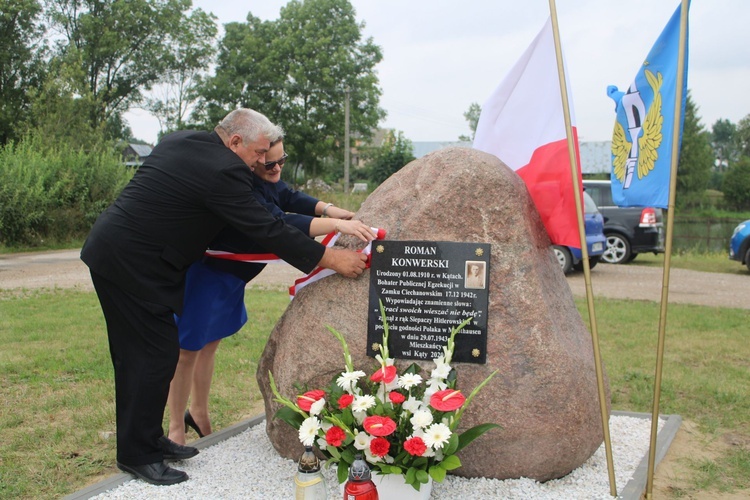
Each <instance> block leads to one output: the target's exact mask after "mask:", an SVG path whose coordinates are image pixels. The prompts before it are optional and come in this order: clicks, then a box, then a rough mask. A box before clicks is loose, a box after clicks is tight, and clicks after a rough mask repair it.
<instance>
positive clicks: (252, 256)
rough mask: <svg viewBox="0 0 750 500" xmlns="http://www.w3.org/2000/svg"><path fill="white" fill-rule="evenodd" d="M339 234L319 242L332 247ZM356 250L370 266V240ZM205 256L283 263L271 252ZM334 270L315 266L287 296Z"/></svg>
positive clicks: (378, 235) (378, 232)
mask: <svg viewBox="0 0 750 500" xmlns="http://www.w3.org/2000/svg"><path fill="white" fill-rule="evenodd" d="M370 229H372V232H373V233H374V234H375V239H376V240H383V239H385V229H380V228H377V227H372V228H370ZM339 236H340V233H337V232H335V231H334V232H332V233H328V234H327V235H326V236H325V238H323V241H322V242H321V243H322V244H323V245H324V246H326V247H329V248H330V247H332V246H333V245H334V244H335V243H336V240H338V238H339ZM357 251H358V252H362V253H363V254H365V255H367V257H368V258H367V267H368V268H369V267H370V258H369V257H370V252H371V251H372V241H371V242H369V243H368V244H367V246H366V247H365V248H363V249H361V250H357ZM206 256H208V257H213V258H215V259H224V260H233V261H235V262H251V263H254V264H280V263H283V262H284V260H283V259H280V258H279V257H278V256H277V255H276V254H272V253H232V252H225V251H222V250H210V249H209V250H206ZM335 273H336V271H334V270H333V269H327V268H324V267H320V266H318V267H316V268H315V269H313V270H312V271H310V273H308V274H306V275H304V276H302V277H301V278H298V279H296V280H295V281H294V284H293V285H292V286H290V287H289V297H290V298H291V299H293V298H294V296H295V295H296V294H297V292H299V291H300V290H302V289H303V288H304V287H306V286H307V285H309V284H310V283H314V282H316V281H318V280H320V279H323V278H325V277H326V276H330V275H332V274H335Z"/></svg>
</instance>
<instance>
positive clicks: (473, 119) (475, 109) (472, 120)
mask: <svg viewBox="0 0 750 500" xmlns="http://www.w3.org/2000/svg"><path fill="white" fill-rule="evenodd" d="M481 114H482V107H481V106H480V105H479V104H478V103H476V102H472V103H471V104H470V105H469V109H467V110H466V112H465V113H464V118H466V121H467V122H469V130H471V136H467V135H461V136H459V137H458V140H459V141H474V135H475V134H476V133H477V124H478V123H479V115H481Z"/></svg>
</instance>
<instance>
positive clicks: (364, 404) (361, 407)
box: [352, 394, 375, 412]
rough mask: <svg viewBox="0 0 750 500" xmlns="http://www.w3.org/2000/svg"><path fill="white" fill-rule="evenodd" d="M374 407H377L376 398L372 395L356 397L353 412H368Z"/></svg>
mask: <svg viewBox="0 0 750 500" xmlns="http://www.w3.org/2000/svg"><path fill="white" fill-rule="evenodd" d="M373 406H375V396H372V395H371V394H365V395H362V396H355V397H354V401H353V402H352V411H355V412H359V411H367V410H368V409H370V408H372V407H373Z"/></svg>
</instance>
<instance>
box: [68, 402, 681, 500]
mask: <svg viewBox="0 0 750 500" xmlns="http://www.w3.org/2000/svg"><path fill="white" fill-rule="evenodd" d="M612 415H613V416H623V417H635V418H643V419H650V418H651V414H648V413H631V412H621V411H614V412H612ZM661 418H665V419H666V422H665V424H664V426H663V427H662V428H661V430H660V431H659V434H658V435H657V437H656V455H655V462H654V463H655V464H658V463H659V462H661V460H662V458H664V455H666V454H667V451H668V450H669V445H671V444H672V441H673V440H674V437H675V435H676V434H677V430H678V429H679V428H680V425H681V424H682V417H680V416H679V415H666V416H662V417H661ZM264 420H265V415H264V414H261V415H258V416H257V417H253V418H251V419H249V420H245V421H244V422H240V423H238V424H235V425H233V426H231V427H227V428H226V429H222V430H220V431H217V432H214V433H213V434H209V435H208V436H206V437H203V438H200V439H198V440H197V441H193V442H191V443H190V445H191V446H195V447H196V448H198V449H199V450H202V449H204V448H208V447H209V446H213V445H215V444H218V443H220V442H222V441H224V440H226V439H229V438H230V437H233V436H236V435H237V434H241V433H242V432H244V431H246V430H247V429H249V428H250V427H253V426H255V425H258V424H260V423H262V422H263V421H264ZM647 473H648V455H646V456H644V457H643V459H642V460H641V463H640V464H638V467H637V468H636V470H635V472H634V473H633V477H632V478H631V479H630V481H628V483H627V484H626V485H625V487H624V488H623V489H622V493H620V495H619V496H618V498H621V499H623V500H640V498H641V496H642V495H643V494H644V493H645V491H646V481H647ZM132 479H133V476H131V475H130V474H125V473H119V474H115V475H113V476H111V477H108V478H106V479H103V480H102V481H99V482H98V483H96V484H92V485H91V486H88V487H86V488H84V489H82V490H80V491H77V492H75V493H73V494H71V495H68V496H66V497H64V498H63V500H85V499H89V498H92V497H95V496H96V495H100V494H102V493H104V492H105V491H108V490H111V489H113V488H116V487H118V486H120V485H121V484H123V483H125V482H126V481H130V480H132Z"/></svg>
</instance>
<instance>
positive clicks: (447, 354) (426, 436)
mask: <svg viewBox="0 0 750 500" xmlns="http://www.w3.org/2000/svg"><path fill="white" fill-rule="evenodd" d="M380 313H381V317H382V318H383V343H382V344H381V345H379V348H378V349H377V350H379V351H380V354H378V355H377V356H376V359H377V361H378V362H379V364H380V365H379V366H378V367H377V369H376V370H375V371H374V372H373V373H372V374H371V375H370V376H369V377H367V376H366V374H365V372H363V371H359V370H355V368H354V366H353V364H352V358H351V355H350V354H349V348H348V346H347V343H346V340H345V339H344V337H343V336H342V335H341V333H339V332H338V331H336V330H334V329H333V328H331V327H327V328H328V330H330V331H331V333H332V334H333V335H334V336H336V338H337V339H338V340H339V342H341V345H342V347H343V350H344V361H345V364H346V370H345V371H344V372H342V373H341V375H340V376H339V377H337V378H336V379H335V381H333V382H332V383H331V384H330V386H329V387H327V388H325V389H314V390H309V391H307V392H305V393H304V394H301V395H299V396H297V398H296V401H292V400H290V399H288V398H285V397H283V396H282V395H281V394H279V391H278V388H277V387H276V383H275V381H274V379H273V375H272V374H271V373H270V372H269V377H270V384H271V390H272V391H273V394H274V396H275V399H274V401H276V402H278V403H281V404H282V405H284V406H283V407H282V408H281V409H280V410H279V411H278V412H277V413H276V418H280V419H282V420H283V421H285V422H287V423H288V424H290V425H291V426H292V427H294V428H295V429H297V430H298V432H299V439H300V441H301V442H302V444H303V445H308V446H310V445H313V444H317V445H318V447H319V448H320V450H321V451H322V452H323V454H324V455H325V457H326V458H327V466H330V465H331V464H337V465H338V481H339V483H343V482H344V481H345V480H346V478H347V473H348V470H349V467H350V466H351V464H352V462H354V458H355V454H357V453H359V454H363V455H364V458H365V459H366V460H367V462H368V463H369V465H370V468H371V469H373V470H374V471H377V472H378V473H380V474H402V475H404V479H405V482H406V483H407V484H410V485H411V486H412V487H414V489H416V490H419V489H420V486H421V485H422V484H426V483H427V482H428V481H429V478H430V477H432V479H433V480H434V481H437V482H441V481H443V479H445V475H446V473H447V471H449V470H453V469H456V468H458V467H460V466H461V460H460V459H459V458H458V457H457V456H456V453H457V452H458V451H459V450H461V449H462V448H464V447H465V446H467V445H468V444H469V443H471V442H472V441H473V440H474V439H476V438H477V437H479V436H481V435H482V434H484V433H485V432H487V431H488V430H490V429H492V428H495V427H500V426H499V425H497V424H481V425H478V426H476V427H473V428H471V429H468V430H466V431H464V432H463V433H461V434H457V433H456V428H457V427H458V424H459V421H460V419H461V415H462V414H463V412H464V410H465V409H466V407H467V406H468V405H469V403H470V402H471V400H472V399H473V398H474V396H475V395H476V394H477V393H478V392H479V390H480V389H481V388H482V387H483V386H484V385H485V384H487V382H488V381H489V380H490V379H491V378H492V377H493V376H494V375H495V373H496V372H493V373H492V374H490V376H489V377H487V378H486V379H485V380H484V381H483V382H482V383H481V384H479V386H477V387H476V388H475V389H474V390H473V391H472V392H471V394H470V395H469V397H468V398H467V397H465V396H464V395H463V394H462V393H461V391H460V390H458V389H457V388H456V371H455V369H453V368H452V367H451V366H450V363H451V359H452V356H453V350H454V347H455V343H454V341H455V336H456V334H457V333H458V332H459V331H460V330H461V329H462V328H463V327H464V326H466V325H467V324H468V323H469V322H470V321H471V320H472V319H473V318H471V317H469V318H467V319H466V320H465V321H464V322H462V323H461V324H460V325H458V326H457V327H456V328H454V329H452V330H451V334H450V337H449V339H448V343H447V345H446V346H444V347H443V355H442V356H439V357H437V358H435V359H434V360H433V361H434V363H435V368H434V369H433V370H432V372H431V374H430V376H429V377H428V378H425V377H423V376H422V375H420V372H421V369H420V367H419V366H418V365H417V364H416V363H413V364H412V365H410V366H409V367H408V368H407V369H406V370H404V372H403V373H401V374H398V373H397V370H396V367H395V366H394V359H393V358H390V357H388V323H387V320H386V317H385V310H384V308H383V305H382V303H381V304H380Z"/></svg>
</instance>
